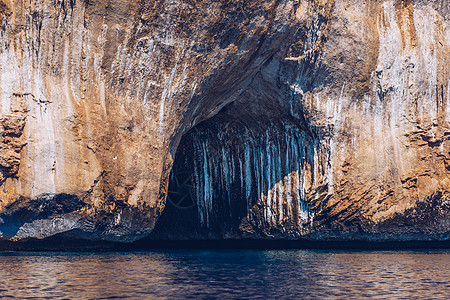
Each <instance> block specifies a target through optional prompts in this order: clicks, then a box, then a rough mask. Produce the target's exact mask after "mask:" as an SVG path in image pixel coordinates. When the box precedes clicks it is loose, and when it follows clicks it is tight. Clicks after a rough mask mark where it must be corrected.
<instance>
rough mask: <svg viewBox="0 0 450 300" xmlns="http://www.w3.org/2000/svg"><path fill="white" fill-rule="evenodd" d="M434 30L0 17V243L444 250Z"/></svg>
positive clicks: (394, 21) (151, 12)
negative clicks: (242, 242)
mask: <svg viewBox="0 0 450 300" xmlns="http://www.w3.org/2000/svg"><path fill="white" fill-rule="evenodd" d="M449 19H450V14H449V4H448V1H447V0H435V1H432V0H429V1H426V0H422V1H419V0H418V1H413V0H409V1H400V0H396V1H388V0H386V1H350V0H336V1H331V0H329V1H325V0H316V1H313V0H309V1H308V0H301V1H298V0H295V1H290V0H276V1H275V0H267V1H244V0H241V1H239V0H233V1H188V0H184V1H182V0H179V1H176V0H173V1H163V0H160V1H156V0H155V1H137V0H128V1H127V0H115V1H99V0H89V1H88V0H28V1H25V0H23V1H21V0H0V23H1V28H0V237H1V239H4V240H13V241H16V240H23V239H27V238H45V237H48V236H52V235H55V234H58V233H62V232H68V231H70V232H71V234H74V235H75V236H78V237H81V238H88V239H107V240H117V241H132V240H135V239H137V238H141V237H145V236H147V235H148V234H150V233H151V232H152V231H153V233H152V237H153V238H158V239H159V238H162V239H165V238H173V239H180V238H249V237H250V238H287V239H296V238H302V237H303V238H308V239H323V240H327V239H369V240H383V239H388V240H409V239H419V240H420V239H425V240H426V239H440V240H446V239H448V238H449V228H450V215H449V211H450V210H449V208H450V199H449V192H450V176H449V175H450V125H449V121H450V102H449V101H450V100H449V98H450V97H449V96H450V88H449V65H450V54H449V50H450V48H449V43H450V28H449ZM172 165H174V171H173V172H172V175H171V169H172ZM177 176H179V177H180V178H181V177H183V176H184V179H185V180H184V182H182V183H180V182H178V184H177V183H176V182H175V181H176V180H175V179H176V178H177ZM170 178H172V181H171V183H170V184H171V187H169V181H170ZM174 178H175V179H174ZM183 184H184V185H183ZM168 191H169V193H168ZM170 192H172V193H173V194H174V195H175V196H172V197H171V196H170V195H171V193H170ZM167 194H169V198H168V200H169V201H167V203H168V204H167V205H166V196H167ZM180 195H181V196H180ZM183 195H184V196H185V195H188V197H184V196H183ZM177 197H178V198H177ZM160 216H161V217H160ZM158 219H160V220H159V222H157V221H158ZM155 224H156V229H155V230H153V229H154V228H155Z"/></svg>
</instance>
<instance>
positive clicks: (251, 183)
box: [192, 124, 328, 230]
mask: <svg viewBox="0 0 450 300" xmlns="http://www.w3.org/2000/svg"><path fill="white" fill-rule="evenodd" d="M226 128H227V129H226V130H225V132H218V131H219V129H218V128H214V129H211V128H208V127H206V126H205V127H201V126H199V128H197V129H196V130H194V132H193V133H192V136H193V138H192V140H193V143H194V147H193V148H194V151H195V155H194V156H195V158H196V161H195V165H196V167H195V170H196V174H195V180H196V186H197V187H196V188H197V197H198V199H197V204H198V214H199V220H200V222H201V224H202V226H205V227H210V226H211V224H214V222H215V220H216V219H217V218H219V217H220V218H228V219H229V220H230V222H233V220H235V219H236V218H240V216H242V217H243V218H247V219H248V220H253V221H255V222H256V223H255V224H258V223H259V222H263V223H264V224H265V225H264V226H265V227H269V228H280V229H282V228H285V227H286V226H288V224H293V226H297V227H300V228H302V226H304V225H305V224H307V223H308V222H309V221H311V219H312V214H311V212H310V210H309V207H310V204H308V203H307V202H308V201H309V200H307V199H306V193H307V192H306V186H314V184H316V181H317V178H318V177H321V178H322V177H324V176H325V175H327V174H328V167H327V163H326V162H321V161H319V160H320V159H321V158H322V157H324V158H328V157H327V156H326V155H325V156H324V155H321V154H320V152H321V151H323V150H322V149H318V148H317V146H316V144H315V143H314V140H313V139H312V138H311V137H310V136H309V135H307V134H305V132H304V131H303V130H302V129H301V128H298V127H296V126H293V125H290V124H269V125H267V126H266V129H265V130H264V131H261V130H260V129H258V130H254V129H252V127H247V128H244V129H242V128H238V127H232V126H227V127H226ZM230 137H234V138H231V139H230ZM306 165H310V167H308V168H307V167H306ZM321 166H325V168H323V167H321ZM325 169H326V171H327V172H323V171H325ZM305 172H311V173H312V174H309V175H308V176H305ZM322 173H324V174H325V175H321V174H322ZM307 178H310V179H311V180H312V181H313V182H309V183H306V182H305V180H307ZM325 180H326V178H325ZM241 201H242V202H241ZM239 203H242V205H240V204H239ZM239 207H240V208H241V209H243V210H245V211H243V212H235V211H234V210H236V209H237V208H239ZM223 210H226V211H223ZM258 210H261V213H262V215H260V216H262V218H263V219H262V220H254V217H255V216H257V215H258V214H256V215H255V213H256V212H257V211H258ZM258 218H259V217H258ZM283 230H284V229H283Z"/></svg>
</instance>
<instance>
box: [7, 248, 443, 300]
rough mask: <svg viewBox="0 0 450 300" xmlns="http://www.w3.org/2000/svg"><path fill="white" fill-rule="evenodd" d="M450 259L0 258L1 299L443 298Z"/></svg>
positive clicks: (225, 253) (395, 255) (254, 255)
mask: <svg viewBox="0 0 450 300" xmlns="http://www.w3.org/2000/svg"><path fill="white" fill-rule="evenodd" d="M449 278H450V251H449V250H443V251H363V252H360V251H312V250H287V251H255V250H222V251H220V250H167V251H152V252H134V253H1V254H0V298H2V299H3V298H7V297H11V298H14V299H16V298H18V299H27V298H33V299H39V298H57V299H58V298H66V299H67V298H69V299H107V298H127V299H148V298H150V299H153V298H170V299H173V298H211V297H214V298H241V299H242V298H244V299H246V298H281V299H283V298H302V299H305V298H333V299H336V298H338V299H339V298H346V299H361V298H369V297H373V298H397V299H398V298H405V299H411V298H421V299H423V298H433V299H437V298H442V299H446V298H447V297H448V295H450V283H449Z"/></svg>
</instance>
